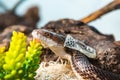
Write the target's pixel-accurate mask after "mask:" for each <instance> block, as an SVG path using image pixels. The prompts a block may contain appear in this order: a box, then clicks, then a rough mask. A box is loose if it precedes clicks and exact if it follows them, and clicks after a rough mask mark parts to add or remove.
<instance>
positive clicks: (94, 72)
mask: <svg viewBox="0 0 120 80" xmlns="http://www.w3.org/2000/svg"><path fill="white" fill-rule="evenodd" d="M32 36H33V38H35V39H36V40H38V41H40V43H41V44H42V46H43V47H44V48H49V49H50V50H51V51H52V52H53V53H55V54H56V55H57V56H59V57H61V58H63V59H67V60H68V61H69V62H70V65H71V68H72V70H73V72H74V74H75V76H76V77H77V79H78V80H120V75H118V74H115V73H112V72H109V71H106V70H103V69H101V68H98V67H96V66H94V65H93V64H92V63H90V61H89V60H88V56H87V55H89V57H90V56H91V58H95V57H93V54H89V53H85V54H83V53H84V52H81V51H78V50H74V49H71V48H68V47H65V46H64V43H65V40H66V36H65V35H60V34H57V33H55V32H52V31H48V30H46V29H35V30H33V32H32Z"/></svg>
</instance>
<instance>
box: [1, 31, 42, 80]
mask: <svg viewBox="0 0 120 80" xmlns="http://www.w3.org/2000/svg"><path fill="white" fill-rule="evenodd" d="M26 40H27V37H26V36H25V35H24V34H23V33H21V32H16V31H13V36H12V39H11V42H10V47H9V50H8V51H7V52H5V55H4V56H3V59H2V60H3V62H4V63H1V62H0V65H1V66H2V67H1V70H2V71H1V72H0V74H1V75H0V76H1V77H0V78H1V80H4V79H5V80H34V76H35V71H36V69H37V68H38V67H39V61H40V57H39V56H40V54H41V50H42V46H41V44H40V43H37V42H36V41H35V40H32V41H30V46H28V49H27V42H26ZM1 50H2V49H1ZM1 50H0V51H1ZM1 52H2V51H1ZM2 53H3V52H2ZM0 60H1V59H0Z"/></svg>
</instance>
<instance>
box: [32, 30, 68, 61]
mask: <svg viewBox="0 0 120 80" xmlns="http://www.w3.org/2000/svg"><path fill="white" fill-rule="evenodd" d="M32 36H33V38H35V39H37V40H39V41H40V43H41V44H42V46H43V47H44V48H49V49H50V50H51V51H52V52H54V53H55V54H56V55H57V56H60V57H61V58H64V59H68V58H70V56H69V55H68V54H67V53H66V51H65V50H64V41H65V36H63V35H60V34H57V33H54V32H51V31H48V30H45V29H35V30H33V32H32Z"/></svg>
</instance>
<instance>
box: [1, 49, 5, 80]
mask: <svg viewBox="0 0 120 80" xmlns="http://www.w3.org/2000/svg"><path fill="white" fill-rule="evenodd" d="M4 58H5V47H0V80H1V79H3V77H4V74H5V71H4V70H3V67H2V66H3V64H4V63H5V61H4Z"/></svg>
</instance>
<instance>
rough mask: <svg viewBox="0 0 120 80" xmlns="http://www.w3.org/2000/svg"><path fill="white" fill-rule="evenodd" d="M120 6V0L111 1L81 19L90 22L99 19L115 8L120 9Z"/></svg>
mask: <svg viewBox="0 0 120 80" xmlns="http://www.w3.org/2000/svg"><path fill="white" fill-rule="evenodd" d="M119 8H120V0H114V1H112V2H111V3H109V4H108V5H106V6H105V7H103V8H101V9H100V10H98V11H95V12H94V13H92V14H90V15H89V16H87V17H85V18H83V19H81V20H80V21H82V22H84V23H89V22H92V21H94V20H96V19H98V18H99V17H101V16H102V15H104V14H106V13H109V12H111V11H113V10H116V9H119Z"/></svg>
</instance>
